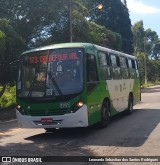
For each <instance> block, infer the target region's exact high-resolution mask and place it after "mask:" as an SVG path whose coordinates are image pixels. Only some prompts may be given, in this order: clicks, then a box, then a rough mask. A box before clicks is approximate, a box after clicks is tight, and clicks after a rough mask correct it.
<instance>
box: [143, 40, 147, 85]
mask: <svg viewBox="0 0 160 165" xmlns="http://www.w3.org/2000/svg"><path fill="white" fill-rule="evenodd" d="M146 56H147V54H146V40H145V37H144V82H145V84H147V59H146V58H147V57H146Z"/></svg>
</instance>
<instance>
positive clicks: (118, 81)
mask: <svg viewBox="0 0 160 165" xmlns="http://www.w3.org/2000/svg"><path fill="white" fill-rule="evenodd" d="M140 99H141V92H140V79H139V72H138V64H137V59H136V57H135V56H132V55H129V54H125V53H122V52H119V51H115V50H112V49H109V48H105V47H101V46H98V45H94V44H91V43H63V44H62V43H61V44H54V45H49V46H45V47H40V48H36V49H32V50H29V51H26V52H24V53H22V55H21V56H20V60H19V71H18V81H17V86H16V101H17V106H16V116H17V120H18V123H19V124H20V125H21V126H22V127H25V128H44V129H45V130H52V129H53V130H54V129H58V128H76V127H88V126H91V125H94V124H96V123H97V124H99V125H100V126H101V127H106V126H108V124H109V121H110V118H111V117H112V116H114V115H116V114H118V113H120V112H122V111H125V113H127V114H131V113H132V111H133V106H134V105H135V104H136V103H138V102H139V101H140Z"/></svg>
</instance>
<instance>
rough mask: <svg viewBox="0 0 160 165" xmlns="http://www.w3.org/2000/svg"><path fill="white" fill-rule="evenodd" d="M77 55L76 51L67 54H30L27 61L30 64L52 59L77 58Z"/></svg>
mask: <svg viewBox="0 0 160 165" xmlns="http://www.w3.org/2000/svg"><path fill="white" fill-rule="evenodd" d="M78 59H79V57H78V55H77V53H68V54H66V53H65V54H53V55H49V56H48V55H44V56H30V57H29V62H30V63H31V64H36V63H46V62H54V61H66V60H78Z"/></svg>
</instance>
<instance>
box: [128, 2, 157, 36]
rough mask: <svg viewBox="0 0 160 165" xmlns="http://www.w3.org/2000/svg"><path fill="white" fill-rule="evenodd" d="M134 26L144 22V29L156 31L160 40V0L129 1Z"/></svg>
mask: <svg viewBox="0 0 160 165" xmlns="http://www.w3.org/2000/svg"><path fill="white" fill-rule="evenodd" d="M127 6H128V9H129V14H130V19H131V23H132V25H134V23H136V22H137V21H140V20H143V25H144V29H145V30H146V29H148V28H150V29H151V30H152V31H156V32H157V34H158V36H159V38H160V0H127Z"/></svg>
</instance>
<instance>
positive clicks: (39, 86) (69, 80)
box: [17, 48, 83, 97]
mask: <svg viewBox="0 0 160 165" xmlns="http://www.w3.org/2000/svg"><path fill="white" fill-rule="evenodd" d="M82 69H83V50H82V49H81V48H64V49H53V50H44V51H38V52H32V53H28V54H25V55H23V56H22V57H21V60H20V69H19V75H18V82H17V95H18V96H19V97H53V96H54V97H55V96H60V95H69V94H76V93H80V92H81V91H82V88H83V71H82Z"/></svg>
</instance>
